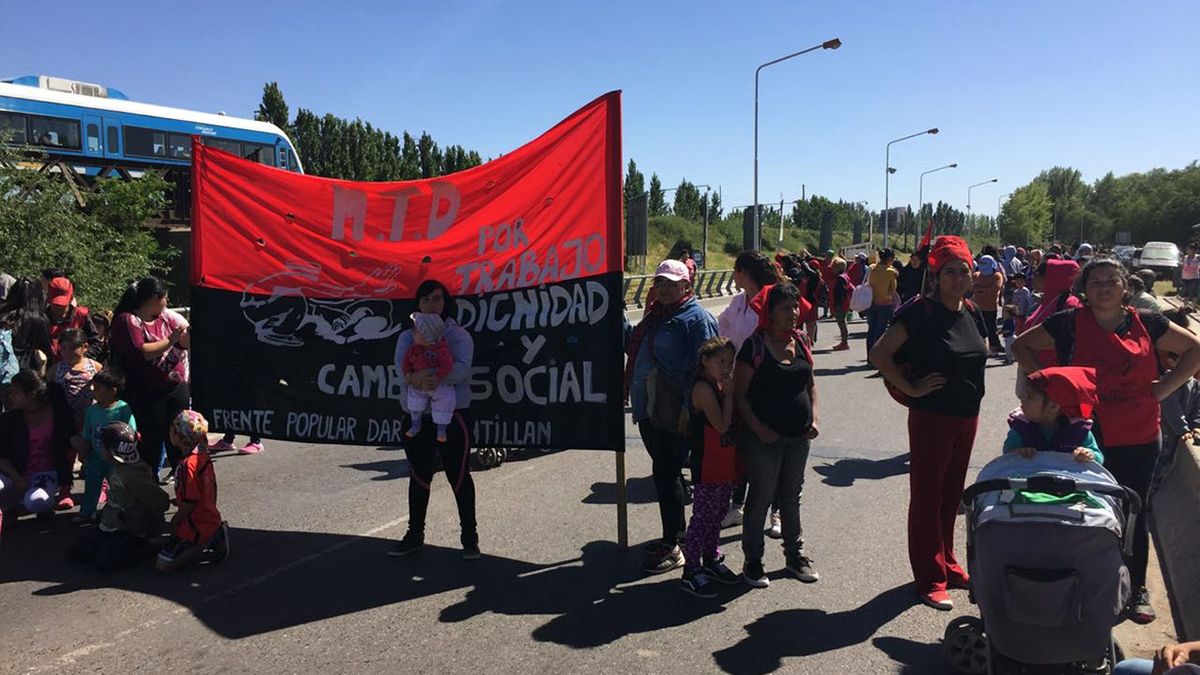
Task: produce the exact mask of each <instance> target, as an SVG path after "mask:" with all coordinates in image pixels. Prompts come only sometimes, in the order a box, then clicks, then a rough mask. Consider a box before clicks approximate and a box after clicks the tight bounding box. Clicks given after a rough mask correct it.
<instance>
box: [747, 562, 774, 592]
mask: <svg viewBox="0 0 1200 675" xmlns="http://www.w3.org/2000/svg"><path fill="white" fill-rule="evenodd" d="M742 580H743V581H745V582H746V583H747V584H749V585H750V586H752V587H754V588H766V587H767V586H770V585H771V580H770V579H768V578H767V573H766V571H765V570H763V566H762V561H761V560H747V561H746V562H745V563H743V564H742Z"/></svg>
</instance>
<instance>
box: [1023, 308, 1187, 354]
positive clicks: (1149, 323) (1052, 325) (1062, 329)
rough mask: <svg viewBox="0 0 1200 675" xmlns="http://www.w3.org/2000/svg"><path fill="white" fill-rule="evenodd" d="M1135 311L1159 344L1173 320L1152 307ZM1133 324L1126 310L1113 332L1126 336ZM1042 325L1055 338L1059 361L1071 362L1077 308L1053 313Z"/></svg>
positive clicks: (1152, 339) (1151, 338)
mask: <svg viewBox="0 0 1200 675" xmlns="http://www.w3.org/2000/svg"><path fill="white" fill-rule="evenodd" d="M1134 311H1135V312H1137V314H1138V318H1139V319H1141V320H1142V325H1143V326H1145V327H1146V332H1147V333H1149V334H1150V342H1151V343H1153V344H1154V345H1155V346H1157V345H1158V340H1159V338H1161V337H1162V336H1164V335H1166V334H1167V330H1168V329H1169V328H1170V326H1171V320H1170V319H1168V318H1167V317H1166V316H1165V315H1163V313H1162V312H1156V311H1154V310H1152V309H1135V310H1134ZM1131 325H1133V316H1132V315H1131V314H1129V313H1128V312H1126V314H1125V318H1124V319H1122V320H1121V323H1119V324H1117V328H1116V330H1114V331H1113V332H1114V333H1116V334H1117V335H1121V336H1124V335H1125V334H1126V333H1128V332H1129V327H1130V326H1131ZM1042 326H1043V327H1045V329H1046V332H1047V333H1049V334H1050V337H1052V338H1054V351H1055V353H1056V354H1057V355H1058V362H1059V363H1060V364H1067V363H1070V361H1071V354H1072V353H1073V352H1074V347H1075V308H1071V309H1065V310H1063V311H1061V312H1058V313H1056V314H1051V315H1050V316H1048V317H1046V320H1045V321H1043V322H1042Z"/></svg>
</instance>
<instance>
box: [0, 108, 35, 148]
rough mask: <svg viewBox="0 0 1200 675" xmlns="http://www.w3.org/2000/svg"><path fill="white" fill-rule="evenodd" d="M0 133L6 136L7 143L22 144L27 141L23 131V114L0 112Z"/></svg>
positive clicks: (27, 137)
mask: <svg viewBox="0 0 1200 675" xmlns="http://www.w3.org/2000/svg"><path fill="white" fill-rule="evenodd" d="M0 135H5V136H7V137H8V142H9V143H17V144H21V145H24V144H25V143H27V142H29V136H28V135H27V134H26V133H25V116H24V115H18V114H17V113H7V112H0Z"/></svg>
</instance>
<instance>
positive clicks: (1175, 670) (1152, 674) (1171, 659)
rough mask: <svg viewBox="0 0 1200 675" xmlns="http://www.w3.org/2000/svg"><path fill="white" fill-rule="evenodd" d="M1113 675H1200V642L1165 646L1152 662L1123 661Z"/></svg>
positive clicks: (1141, 660)
mask: <svg viewBox="0 0 1200 675" xmlns="http://www.w3.org/2000/svg"><path fill="white" fill-rule="evenodd" d="M1112 672H1113V675H1200V642H1183V643H1180V644H1177V645H1167V646H1165V647H1163V648H1162V649H1159V650H1158V653H1156V654H1155V655H1154V660H1153V661H1151V660H1149V659H1125V660H1124V661H1121V662H1120V663H1118V664H1117V666H1116V668H1114V669H1113V671H1112Z"/></svg>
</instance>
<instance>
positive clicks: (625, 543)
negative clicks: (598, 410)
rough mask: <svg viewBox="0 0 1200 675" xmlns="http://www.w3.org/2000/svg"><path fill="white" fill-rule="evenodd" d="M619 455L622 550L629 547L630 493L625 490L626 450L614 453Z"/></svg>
mask: <svg viewBox="0 0 1200 675" xmlns="http://www.w3.org/2000/svg"><path fill="white" fill-rule="evenodd" d="M613 454H614V455H616V456H617V546H619V547H621V550H622V551H624V550H625V549H627V548H629V494H628V493H627V492H626V490H625V452H624V451H617V452H615V453H613Z"/></svg>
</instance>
